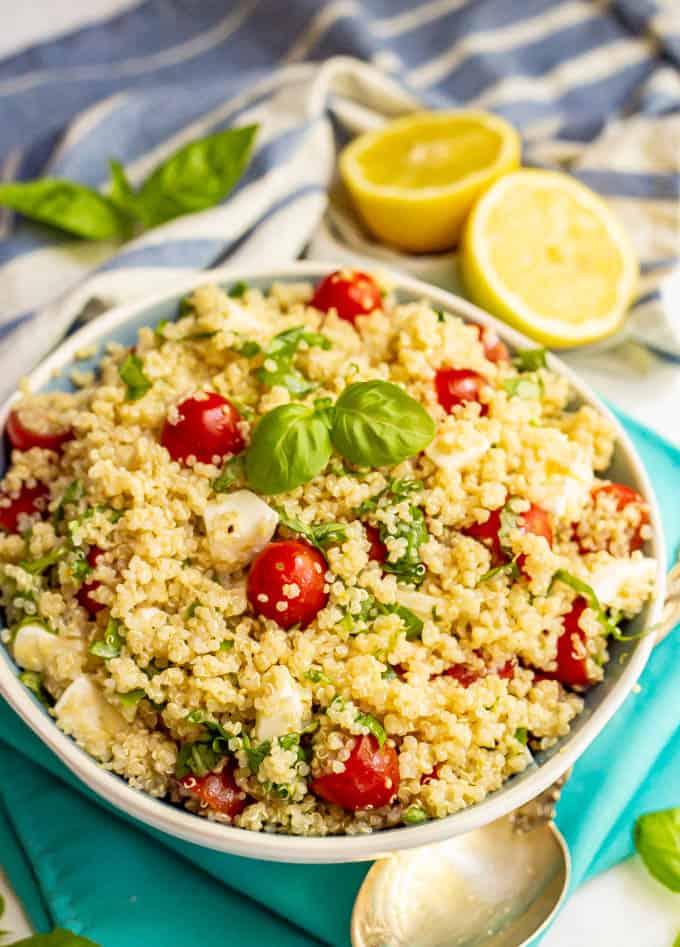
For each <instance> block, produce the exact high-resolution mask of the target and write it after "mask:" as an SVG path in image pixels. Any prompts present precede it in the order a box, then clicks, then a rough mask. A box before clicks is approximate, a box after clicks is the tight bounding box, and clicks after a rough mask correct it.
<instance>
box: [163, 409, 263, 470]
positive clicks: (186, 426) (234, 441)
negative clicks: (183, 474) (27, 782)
mask: <svg viewBox="0 0 680 947" xmlns="http://www.w3.org/2000/svg"><path fill="white" fill-rule="evenodd" d="M177 413H178V418H177V420H176V421H174V420H173V421H170V420H169V419H168V420H166V422H165V424H164V425H163V433H162V434H161V444H162V445H163V447H165V448H166V450H167V451H168V453H169V454H170V456H171V457H172V459H173V460H178V461H186V460H187V458H188V457H190V456H191V455H193V456H194V457H195V458H196V460H198V461H200V462H201V463H204V464H209V463H211V462H212V459H213V457H215V456H217V457H224V455H225V454H238V453H240V452H241V451H242V450H243V448H244V446H245V441H244V439H243V434H242V433H241V430H240V428H239V423H240V421H241V415H240V414H239V413H238V411H237V410H236V408H235V407H234V405H233V404H232V403H231V401H229V400H228V399H227V398H223V397H222V395H218V394H217V392H215V391H205V392H200V393H198V394H196V395H192V396H191V397H190V398H186V399H185V400H184V401H182V402H181V403H180V404H179V405H178V406H177Z"/></svg>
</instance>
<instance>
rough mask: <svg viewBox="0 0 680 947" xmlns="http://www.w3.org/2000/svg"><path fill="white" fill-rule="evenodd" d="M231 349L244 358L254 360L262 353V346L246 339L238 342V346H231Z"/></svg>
mask: <svg viewBox="0 0 680 947" xmlns="http://www.w3.org/2000/svg"><path fill="white" fill-rule="evenodd" d="M232 348H233V350H234V351H235V352H237V353H238V354H239V355H242V356H243V357H244V358H254V357H255V356H256V355H259V354H260V352H261V351H262V346H261V345H260V343H259V342H255V341H253V340H252V339H246V341H245V342H240V343H239V344H238V345H233V346H232Z"/></svg>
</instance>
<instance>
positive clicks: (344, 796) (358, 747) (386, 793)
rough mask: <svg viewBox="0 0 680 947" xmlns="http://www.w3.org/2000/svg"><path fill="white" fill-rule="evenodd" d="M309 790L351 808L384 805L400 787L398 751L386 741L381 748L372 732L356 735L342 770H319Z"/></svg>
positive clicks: (353, 809)
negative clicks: (323, 771) (328, 771)
mask: <svg viewBox="0 0 680 947" xmlns="http://www.w3.org/2000/svg"><path fill="white" fill-rule="evenodd" d="M311 790H312V792H313V793H315V794H316V795H317V796H321V798H322V799H325V800H326V802H333V803H335V805H336V806H341V807H342V808H343V809H349V810H350V811H352V812H354V811H356V810H357V809H379V808H380V807H381V806H387V805H389V803H390V802H391V801H392V800H393V799H394V797H395V796H396V794H397V792H398V791H399V758H398V756H397V751H396V750H395V749H394V747H392V746H388V745H387V744H385V745H384V746H383V748H382V749H381V748H380V746H379V745H378V741H377V740H376V738H375V737H374V736H373V734H370V735H368V736H362V737H358V738H355V740H354V746H353V747H352V751H351V753H350V755H349V758H348V759H347V760H346V761H345V769H344V770H343V772H342V773H322V775H321V776H317V778H316V779H314V780H313V781H312V784H311Z"/></svg>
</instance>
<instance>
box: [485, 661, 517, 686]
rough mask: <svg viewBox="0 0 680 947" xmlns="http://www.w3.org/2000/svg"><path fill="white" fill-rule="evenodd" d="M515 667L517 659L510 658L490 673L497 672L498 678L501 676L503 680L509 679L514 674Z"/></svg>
mask: <svg viewBox="0 0 680 947" xmlns="http://www.w3.org/2000/svg"><path fill="white" fill-rule="evenodd" d="M516 668H517V661H516V659H515V658H510V659H509V660H508V661H506V662H505V664H502V665H501V666H500V667H499V668H498V669H497V670H495V671H491V672H490V673H492V674H497V675H498V676H499V677H500V678H503V680H505V681H511V680H512V679H513V677H514V676H515V670H516Z"/></svg>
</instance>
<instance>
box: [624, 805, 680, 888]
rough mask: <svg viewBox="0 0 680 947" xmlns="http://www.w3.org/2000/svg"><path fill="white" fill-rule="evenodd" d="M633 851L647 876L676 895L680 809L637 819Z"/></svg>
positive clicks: (679, 878) (679, 877)
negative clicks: (637, 853) (640, 861)
mask: <svg viewBox="0 0 680 947" xmlns="http://www.w3.org/2000/svg"><path fill="white" fill-rule="evenodd" d="M633 839H634V841H635V848H636V849H637V850H638V852H639V853H640V856H641V858H642V860H643V862H644V863H645V865H646V866H647V870H648V871H649V873H650V874H651V875H653V876H654V878H656V880H657V881H659V882H661V884H662V885H665V886H666V887H667V888H669V889H670V890H671V891H675V892H676V893H679V892H680V808H677V809H663V810H662V811H660V812H648V813H647V814H646V815H641V816H640V817H639V818H638V820H637V822H636V823H635V829H634V831H633Z"/></svg>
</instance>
